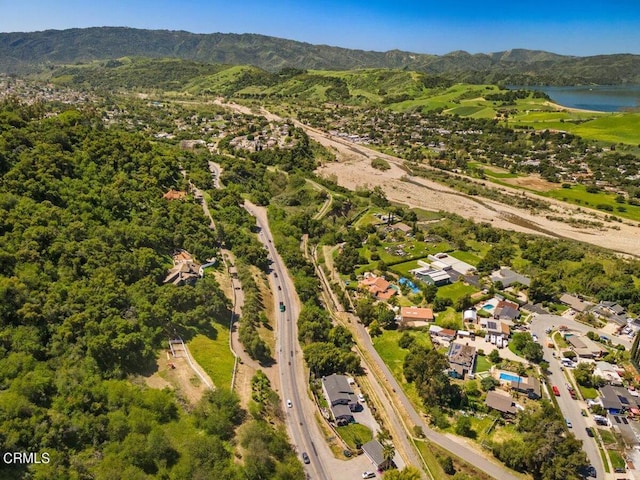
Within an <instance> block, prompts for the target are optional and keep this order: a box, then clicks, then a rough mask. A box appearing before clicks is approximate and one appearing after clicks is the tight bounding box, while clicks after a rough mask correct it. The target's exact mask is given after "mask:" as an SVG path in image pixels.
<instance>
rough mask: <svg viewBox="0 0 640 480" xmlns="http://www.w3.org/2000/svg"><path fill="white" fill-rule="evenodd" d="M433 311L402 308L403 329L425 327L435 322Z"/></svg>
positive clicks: (418, 308) (401, 323)
mask: <svg viewBox="0 0 640 480" xmlns="http://www.w3.org/2000/svg"><path fill="white" fill-rule="evenodd" d="M434 319H435V317H434V316H433V310H431V309H430V308H420V307H402V308H400V325H402V326H403V327H424V326H426V325H427V324H428V322H433V320H434Z"/></svg>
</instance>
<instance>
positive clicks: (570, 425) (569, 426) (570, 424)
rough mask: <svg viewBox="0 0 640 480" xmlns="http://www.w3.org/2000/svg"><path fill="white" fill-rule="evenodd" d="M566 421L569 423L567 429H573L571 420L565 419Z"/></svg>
mask: <svg viewBox="0 0 640 480" xmlns="http://www.w3.org/2000/svg"><path fill="white" fill-rule="evenodd" d="M564 421H565V422H567V428H573V424H572V423H571V420H569V419H568V418H565V419H564Z"/></svg>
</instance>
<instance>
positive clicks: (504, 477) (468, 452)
mask: <svg viewBox="0 0 640 480" xmlns="http://www.w3.org/2000/svg"><path fill="white" fill-rule="evenodd" d="M357 327H358V336H359V338H360V340H361V342H362V343H361V344H362V345H364V346H365V348H367V351H368V353H369V354H370V355H371V358H372V359H373V361H375V363H376V366H377V367H378V368H379V369H380V371H381V372H382V374H383V376H384V377H385V378H386V379H387V382H388V385H389V387H391V391H392V392H393V395H394V396H395V397H396V398H395V400H396V401H398V402H399V403H400V404H401V406H402V408H403V409H404V411H405V412H406V413H407V418H405V422H408V423H411V425H418V426H420V427H422V430H423V432H424V434H425V436H426V438H427V439H428V440H430V441H432V442H434V443H435V444H437V445H439V446H441V447H442V448H444V449H445V450H448V451H449V452H453V453H454V454H455V455H457V456H459V457H460V458H462V459H463V460H465V461H467V462H469V463H470V464H471V465H473V466H475V467H476V468H478V469H479V470H482V471H483V472H485V473H486V474H488V475H491V476H492V477H493V478H496V479H498V480H519V478H518V477H516V476H515V475H513V474H512V473H511V472H510V470H509V469H507V468H506V467H505V466H503V465H501V464H499V463H498V462H497V461H493V460H490V459H489V458H487V457H491V454H487V455H486V456H485V455H482V454H480V453H478V452H476V451H475V450H473V449H471V448H470V447H468V446H466V445H465V443H464V440H462V439H460V440H459V439H457V438H456V439H454V438H450V437H449V436H447V435H443V434H441V433H438V432H436V431H434V430H432V429H431V428H429V425H428V424H427V423H426V422H425V420H424V418H423V417H422V416H421V415H420V414H419V413H418V412H417V411H416V409H415V408H414V407H413V405H412V404H411V402H410V401H409V399H408V398H407V396H406V395H405V394H404V391H403V390H402V387H401V386H400V384H399V383H398V381H397V380H396V379H395V377H394V376H393V374H392V373H391V371H390V370H389V369H388V367H387V365H386V364H385V363H384V362H383V361H382V358H380V355H378V352H377V351H376V349H375V348H374V347H373V343H372V342H371V337H369V333H368V332H367V330H366V328H365V327H364V325H362V324H361V323H358V324H357Z"/></svg>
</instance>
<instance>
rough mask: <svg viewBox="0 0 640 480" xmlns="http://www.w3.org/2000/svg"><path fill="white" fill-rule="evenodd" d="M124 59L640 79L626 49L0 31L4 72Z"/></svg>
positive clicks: (563, 79) (519, 81) (638, 63)
mask: <svg viewBox="0 0 640 480" xmlns="http://www.w3.org/2000/svg"><path fill="white" fill-rule="evenodd" d="M121 57H151V58H163V57H173V58H181V59H185V60H191V61H194V62H203V63H218V64H219V63H223V64H230V65H253V66H255V67H258V68H261V69H263V70H267V71H270V72H277V71H279V70H281V69H283V68H298V69H308V70H315V69H322V70H351V69H356V68H390V69H406V70H410V71H417V72H423V73H428V74H432V75H445V76H447V77H448V78H449V79H450V80H454V81H457V82H466V83H502V84H512V85H533V84H554V85H575V84H589V83H594V84H621V83H640V56H638V55H628V54H619V55H598V56H592V57H570V56H563V55H557V54H554V53H550V52H543V51H537V50H523V49H514V50H508V51H505V52H495V53H489V54H484V53H479V54H473V55H472V54H469V53H467V52H462V51H458V52H451V53H448V54H446V55H440V56H438V55H429V54H422V53H412V52H403V51H399V50H391V51H388V52H373V51H365V50H352V49H347V48H340V47H335V46H327V45H311V44H308V43H303V42H297V41H293V40H286V39H282V38H276V37H268V36H265V35H256V34H242V35H238V34H222V33H212V34H194V33H190V32H184V31H168V30H140V29H134V28H125V27H94V28H84V29H81V28H74V29H69V30H47V31H42V32H29V33H22V32H16V33H0V72H25V71H36V70H41V69H43V68H49V67H51V66H53V65H60V64H72V63H88V62H92V61H95V60H110V59H114V58H121Z"/></svg>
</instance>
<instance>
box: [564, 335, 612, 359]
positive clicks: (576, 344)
mask: <svg viewBox="0 0 640 480" xmlns="http://www.w3.org/2000/svg"><path fill="white" fill-rule="evenodd" d="M565 339H566V340H567V342H568V343H569V345H571V347H572V349H573V351H574V352H576V355H578V357H580V358H599V357H601V356H602V354H604V353H606V350H605V349H604V347H601V346H599V345H598V344H597V343H596V342H594V341H593V340H591V339H590V338H587V337H583V336H578V335H567V336H566V337H565Z"/></svg>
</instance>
